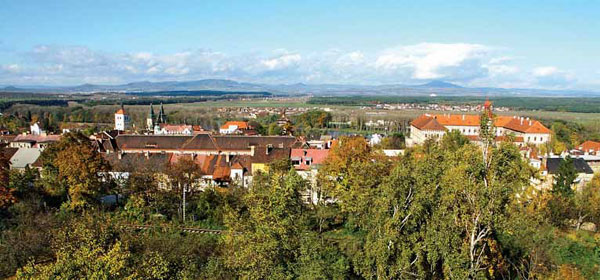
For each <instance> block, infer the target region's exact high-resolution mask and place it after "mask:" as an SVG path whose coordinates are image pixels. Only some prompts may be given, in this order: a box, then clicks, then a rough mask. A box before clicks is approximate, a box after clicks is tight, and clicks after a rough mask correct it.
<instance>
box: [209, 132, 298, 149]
mask: <svg viewBox="0 0 600 280" xmlns="http://www.w3.org/2000/svg"><path fill="white" fill-rule="evenodd" d="M212 138H213V139H214V140H215V143H216V144H217V146H218V147H219V149H221V150H222V151H226V150H246V149H250V146H267V145H272V146H273V147H277V148H289V147H291V146H292V145H294V144H295V143H296V138H295V137H291V136H246V135H240V136H237V135H235V136H233V135H215V136H212Z"/></svg>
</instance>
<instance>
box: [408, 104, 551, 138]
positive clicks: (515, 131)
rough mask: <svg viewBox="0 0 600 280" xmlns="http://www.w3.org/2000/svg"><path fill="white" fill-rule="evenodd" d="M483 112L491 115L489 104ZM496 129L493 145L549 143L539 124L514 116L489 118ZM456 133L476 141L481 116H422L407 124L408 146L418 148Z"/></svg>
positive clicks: (547, 135)
mask: <svg viewBox="0 0 600 280" xmlns="http://www.w3.org/2000/svg"><path fill="white" fill-rule="evenodd" d="M484 108H485V109H484V110H486V111H487V112H489V114H490V116H492V115H491V112H492V107H491V103H490V102H489V101H487V102H486V104H485V106H484ZM492 117H493V122H494V126H495V127H496V141H504V140H505V139H506V137H507V136H513V140H514V142H515V143H517V144H520V145H525V144H535V145H540V144H544V143H546V142H549V141H550V137H551V134H552V132H551V131H550V129H548V128H546V127H545V126H544V125H543V124H542V123H541V122H539V121H537V120H533V119H530V118H524V117H517V116H512V117H511V116H492ZM452 130H456V131H459V132H460V133H461V134H463V135H465V136H467V137H468V138H469V139H470V140H471V141H474V142H478V141H479V132H480V131H479V130H480V116H479V115H468V114H460V115H457V114H423V115H421V116H419V117H418V118H416V119H415V120H413V121H412V122H411V123H410V138H409V139H407V145H408V146H412V145H418V144H422V143H423V142H425V140H427V139H441V138H442V137H443V136H444V135H445V134H446V133H447V132H449V131H452Z"/></svg>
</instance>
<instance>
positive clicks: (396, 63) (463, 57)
mask: <svg viewBox="0 0 600 280" xmlns="http://www.w3.org/2000/svg"><path fill="white" fill-rule="evenodd" d="M489 52H490V48H488V47H485V46H482V45H477V44H431V43H422V44H417V45H412V46H402V47H399V48H395V49H389V50H386V51H384V52H383V53H382V54H381V55H379V57H378V58H377V60H376V62H375V66H376V67H377V68H378V69H382V70H384V71H393V70H397V69H402V68H409V69H411V70H412V78H413V79H420V80H426V79H450V80H456V79H458V80H463V79H470V78H473V77H476V76H480V75H482V74H484V72H485V68H484V67H482V64H483V59H485V58H486V57H487V56H488V55H489ZM459 69H460V71H457V70H459ZM465 70H466V71H465Z"/></svg>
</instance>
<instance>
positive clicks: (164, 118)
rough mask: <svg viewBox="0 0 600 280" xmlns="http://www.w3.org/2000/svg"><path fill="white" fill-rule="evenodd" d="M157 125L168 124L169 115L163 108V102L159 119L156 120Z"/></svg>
mask: <svg viewBox="0 0 600 280" xmlns="http://www.w3.org/2000/svg"><path fill="white" fill-rule="evenodd" d="M156 123H157V124H160V123H167V114H165V108H164V107H163V104H162V102H161V103H160V110H159V112H158V117H157V118H156Z"/></svg>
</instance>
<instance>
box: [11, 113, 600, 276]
mask: <svg viewBox="0 0 600 280" xmlns="http://www.w3.org/2000/svg"><path fill="white" fill-rule="evenodd" d="M317 119H318V118H317ZM482 123H484V122H482ZM482 129H484V130H483V131H488V130H487V129H488V128H485V127H482ZM482 135H485V133H482ZM486 139H487V138H486ZM484 143H485V144H484V147H485V148H483V149H482V148H481V147H480V146H477V145H475V144H471V143H470V142H469V141H468V140H467V139H466V138H464V137H463V136H461V135H460V134H459V133H448V134H447V135H446V136H444V138H443V139H442V140H441V141H439V142H434V141H429V142H426V143H425V144H424V145H422V146H418V147H415V148H411V149H408V150H407V151H406V153H405V154H404V155H403V156H400V157H397V158H390V157H385V156H383V154H382V152H381V151H380V150H378V149H376V148H372V147H370V146H369V145H368V144H367V143H366V142H365V141H364V138H362V137H341V138H340V140H339V142H338V144H336V145H334V147H333V148H332V150H331V152H330V156H329V157H328V158H327V160H326V162H325V163H324V164H323V166H321V168H320V169H319V173H318V176H317V180H316V183H315V184H314V185H312V184H311V183H310V182H308V181H306V180H304V179H303V178H302V177H301V176H300V175H299V174H298V173H296V171H294V169H293V168H291V166H290V162H289V160H280V161H276V162H273V163H271V165H270V168H269V169H268V172H266V173H265V172H261V173H257V174H255V175H254V179H253V183H252V185H251V186H250V187H248V188H243V187H238V186H230V187H226V188H224V187H210V188H207V189H205V190H194V189H188V191H186V193H187V197H186V200H185V203H184V200H183V198H182V193H183V191H184V190H185V189H186V186H191V185H192V182H193V181H194V180H196V179H198V178H199V176H201V174H199V173H198V171H197V170H198V169H197V168H194V164H193V162H187V161H185V160H181V161H178V162H177V163H174V164H171V165H161V164H157V162H153V161H151V160H143V161H121V162H119V163H117V164H115V165H114V166H111V165H110V164H109V163H108V162H107V161H106V160H105V159H104V157H103V156H102V155H101V154H99V153H98V152H97V151H96V150H95V149H94V147H93V146H92V145H91V143H90V141H88V140H87V138H86V137H85V136H83V135H81V134H75V133H70V134H66V135H65V136H64V137H63V138H62V139H61V141H59V142H57V143H56V144H53V145H51V146H50V147H49V148H47V149H45V150H44V151H43V154H42V159H43V160H42V166H43V168H42V169H41V171H38V170H37V169H26V170H25V171H23V172H17V171H13V170H9V169H8V164H7V162H6V160H5V159H3V160H2V161H1V162H0V163H1V164H0V167H1V168H0V176H1V177H2V180H0V182H1V183H2V185H1V186H0V277H10V276H13V275H14V276H16V278H17V279H238V278H241V279H594V278H596V279H597V278H600V272H599V271H600V269H599V267H600V251H599V250H598V248H600V236H599V235H598V234H596V233H594V232H590V231H587V230H584V229H583V227H582V225H583V224H584V223H595V224H597V225H598V224H600V209H599V208H600V178H598V177H596V178H594V180H593V181H592V182H591V183H590V184H589V185H587V186H585V187H584V188H583V189H582V190H581V191H573V189H571V188H570V186H571V183H572V182H573V180H574V177H573V172H574V170H572V165H566V164H565V165H564V166H561V167H560V169H561V170H560V173H559V175H558V179H557V181H556V183H555V184H554V185H553V187H552V189H551V190H548V191H539V190H535V189H532V188H531V187H530V186H529V179H530V178H531V177H532V176H535V172H534V171H533V170H532V169H531V168H530V167H529V165H528V164H527V162H525V161H524V160H523V159H522V156H521V155H520V154H519V150H518V148H517V147H516V146H515V145H513V144H512V143H508V142H506V143H502V144H499V145H496V144H494V141H491V140H490V141H487V140H486V141H484ZM132 166H134V167H135V168H131V167H132ZM128 168H129V170H133V171H132V172H131V173H130V174H129V178H128V179H127V180H116V179H111V178H110V177H108V176H107V174H108V173H107V172H108V171H111V170H121V169H128ZM157 174H162V176H157ZM373 175H377V176H373ZM165 178H167V179H166V180H165ZM161 182H162V183H161ZM307 189H310V190H312V191H314V192H316V193H317V194H318V197H319V198H320V199H319V202H317V203H307V202H306V199H305V197H304V196H305V193H306V190H307ZM111 195H112V197H114V198H116V201H113V202H112V203H110V202H107V200H106V199H105V198H106V197H107V196H109V197H110V196H111ZM189 228H198V229H212V230H214V231H213V232H212V233H198V232H190V231H189V230H186V229H189Z"/></svg>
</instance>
